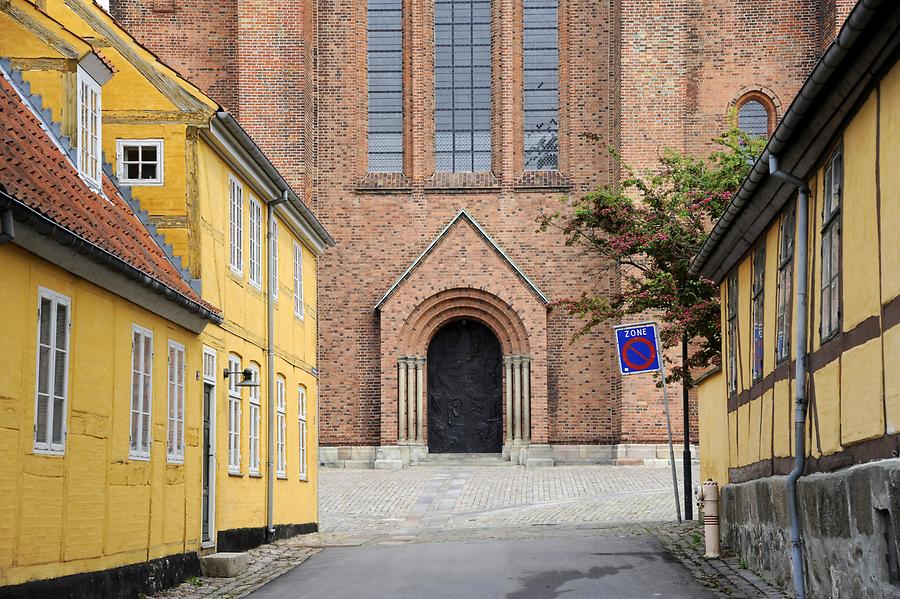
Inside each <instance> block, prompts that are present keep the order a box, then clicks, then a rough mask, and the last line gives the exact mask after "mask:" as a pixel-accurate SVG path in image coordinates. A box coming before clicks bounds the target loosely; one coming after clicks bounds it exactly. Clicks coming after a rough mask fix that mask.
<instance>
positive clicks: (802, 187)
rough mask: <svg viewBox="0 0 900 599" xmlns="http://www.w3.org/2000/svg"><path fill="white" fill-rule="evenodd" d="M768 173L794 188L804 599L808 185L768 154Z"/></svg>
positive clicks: (791, 503)
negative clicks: (795, 190)
mask: <svg viewBox="0 0 900 599" xmlns="http://www.w3.org/2000/svg"><path fill="white" fill-rule="evenodd" d="M769 174H771V175H772V176H773V177H778V178H779V179H783V180H785V181H787V182H788V183H790V184H792V185H795V186H796V187H797V212H796V221H797V222H796V226H797V237H796V241H795V245H794V248H795V251H794V255H795V256H797V283H796V284H795V285H794V288H795V289H796V290H797V318H796V320H795V321H794V334H795V336H796V339H797V365H796V372H795V376H794V379H795V381H794V383H795V385H796V387H795V397H796V402H795V410H794V467H793V469H792V470H791V472H790V474H788V476H787V481H786V486H787V493H788V517H789V519H790V523H791V572H792V576H793V579H794V594H795V596H796V598H797V599H805V598H806V585H805V579H804V577H803V539H802V537H801V534H800V509H799V505H798V503H797V480H798V479H799V478H800V477H801V476H803V468H804V466H805V465H806V407H807V404H806V359H807V356H806V344H807V330H806V317H807V297H806V296H807V291H806V286H807V278H808V274H807V251H808V249H807V245H808V241H807V236H808V221H809V216H808V210H809V206H808V204H809V186H808V185H807V184H806V181H804V180H803V179H800V178H798V177H795V176H794V175H791V174H789V173H786V172H784V171H782V170H780V169H779V168H778V157H777V156H774V155H772V154H770V155H769Z"/></svg>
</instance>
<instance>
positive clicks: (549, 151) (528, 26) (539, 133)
mask: <svg viewBox="0 0 900 599" xmlns="http://www.w3.org/2000/svg"><path fill="white" fill-rule="evenodd" d="M557 7H558V1H557V0H524V23H525V28H524V32H523V33H524V44H525V62H524V73H523V74H524V88H523V97H524V103H525V169H526V170H538V171H541V170H555V169H557V168H559V114H558V112H559V43H558V40H559V34H558V32H559V20H558V16H557Z"/></svg>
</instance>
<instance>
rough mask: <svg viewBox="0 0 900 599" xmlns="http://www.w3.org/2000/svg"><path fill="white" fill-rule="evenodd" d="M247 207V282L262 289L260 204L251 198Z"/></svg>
mask: <svg viewBox="0 0 900 599" xmlns="http://www.w3.org/2000/svg"><path fill="white" fill-rule="evenodd" d="M248 206H249V208H250V209H249V212H250V215H249V224H250V247H249V248H248V249H249V252H248V254H247V280H248V281H250V284H251V285H253V286H254V287H256V288H257V289H262V204H260V203H259V201H258V200H257V199H256V198H254V197H252V196H251V197H250V201H249V202H248Z"/></svg>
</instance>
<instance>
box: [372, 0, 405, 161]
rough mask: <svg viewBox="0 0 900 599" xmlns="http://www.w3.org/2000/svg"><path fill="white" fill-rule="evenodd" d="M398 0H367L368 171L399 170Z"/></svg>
mask: <svg viewBox="0 0 900 599" xmlns="http://www.w3.org/2000/svg"><path fill="white" fill-rule="evenodd" d="M402 12H403V11H402V3H401V0H369V12H368V19H369V25H368V57H369V71H368V73H369V172H373V173H399V172H401V171H402V170H403V25H402V21H401V18H402Z"/></svg>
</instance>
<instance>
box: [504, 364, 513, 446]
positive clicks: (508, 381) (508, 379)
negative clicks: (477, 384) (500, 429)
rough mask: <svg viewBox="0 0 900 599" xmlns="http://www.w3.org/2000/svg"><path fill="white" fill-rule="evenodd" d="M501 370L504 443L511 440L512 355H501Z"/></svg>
mask: <svg viewBox="0 0 900 599" xmlns="http://www.w3.org/2000/svg"><path fill="white" fill-rule="evenodd" d="M503 371H504V374H505V376H504V381H505V385H504V386H505V391H506V418H505V420H504V424H505V426H504V432H505V436H506V443H507V444H510V443H512V440H513V427H512V422H513V415H512V409H513V400H512V357H510V356H504V357H503Z"/></svg>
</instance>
